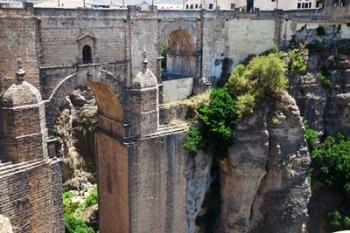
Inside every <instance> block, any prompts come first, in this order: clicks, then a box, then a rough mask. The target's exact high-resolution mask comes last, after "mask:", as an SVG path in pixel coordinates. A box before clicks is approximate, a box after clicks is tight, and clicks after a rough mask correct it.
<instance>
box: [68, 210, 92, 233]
mask: <svg viewBox="0 0 350 233" xmlns="http://www.w3.org/2000/svg"><path fill="white" fill-rule="evenodd" d="M64 228H65V232H66V233H94V230H93V229H92V228H91V227H88V226H87V225H86V224H85V223H84V222H83V221H82V220H80V219H78V218H76V217H75V216H74V215H73V214H68V213H65V214H64Z"/></svg>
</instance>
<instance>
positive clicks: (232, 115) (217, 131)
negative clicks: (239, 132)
mask: <svg viewBox="0 0 350 233" xmlns="http://www.w3.org/2000/svg"><path fill="white" fill-rule="evenodd" d="M198 117H199V127H200V128H192V129H191V130H190V132H189V134H188V136H187V138H186V141H185V149H186V150H188V151H189V152H190V153H196V152H197V151H198V149H199V147H200V146H201V144H203V143H202V142H204V143H205V144H206V145H208V146H209V148H210V149H213V152H214V154H215V156H217V157H218V158H221V159H222V158H224V157H225V155H226V153H227V150H228V147H229V146H231V145H232V140H233V139H232V138H233V135H234V128H235V126H236V120H237V110H236V100H235V99H234V98H233V97H232V96H231V95H230V93H229V91H228V89H226V88H221V89H214V90H213V91H212V92H211V94H210V101H209V104H202V105H201V106H200V107H199V109H198ZM218 145H220V146H218Z"/></svg>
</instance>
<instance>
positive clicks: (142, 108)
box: [131, 51, 159, 136]
mask: <svg viewBox="0 0 350 233" xmlns="http://www.w3.org/2000/svg"><path fill="white" fill-rule="evenodd" d="M131 99H132V101H133V103H132V106H133V108H132V117H133V121H132V122H133V127H132V134H133V136H144V135H149V134H152V133H155V132H156V131H157V127H158V118H159V117H158V116H159V110H158V84H157V78H156V76H155V75H154V74H153V72H152V71H151V70H150V69H148V60H147V53H146V51H144V61H143V66H142V71H141V72H139V73H138V74H137V75H136V76H135V77H134V78H133V80H132V89H131Z"/></svg>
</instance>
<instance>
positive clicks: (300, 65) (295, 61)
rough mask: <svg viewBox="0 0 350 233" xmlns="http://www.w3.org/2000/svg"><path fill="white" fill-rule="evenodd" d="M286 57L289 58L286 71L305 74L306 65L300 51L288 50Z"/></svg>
mask: <svg viewBox="0 0 350 233" xmlns="http://www.w3.org/2000/svg"><path fill="white" fill-rule="evenodd" d="M288 57H289V63H288V70H289V71H290V72H291V73H301V74H305V73H306V70H307V65H306V62H305V60H304V56H303V54H302V53H301V50H300V49H289V50H288Z"/></svg>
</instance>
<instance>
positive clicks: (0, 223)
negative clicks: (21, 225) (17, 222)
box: [0, 215, 13, 233]
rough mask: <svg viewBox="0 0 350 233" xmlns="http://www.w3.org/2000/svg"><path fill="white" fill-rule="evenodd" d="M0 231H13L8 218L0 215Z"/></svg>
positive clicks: (3, 232)
mask: <svg viewBox="0 0 350 233" xmlns="http://www.w3.org/2000/svg"><path fill="white" fill-rule="evenodd" d="M0 233H13V230H12V226H11V223H10V220H9V219H8V218H6V217H5V216H3V215H0Z"/></svg>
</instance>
